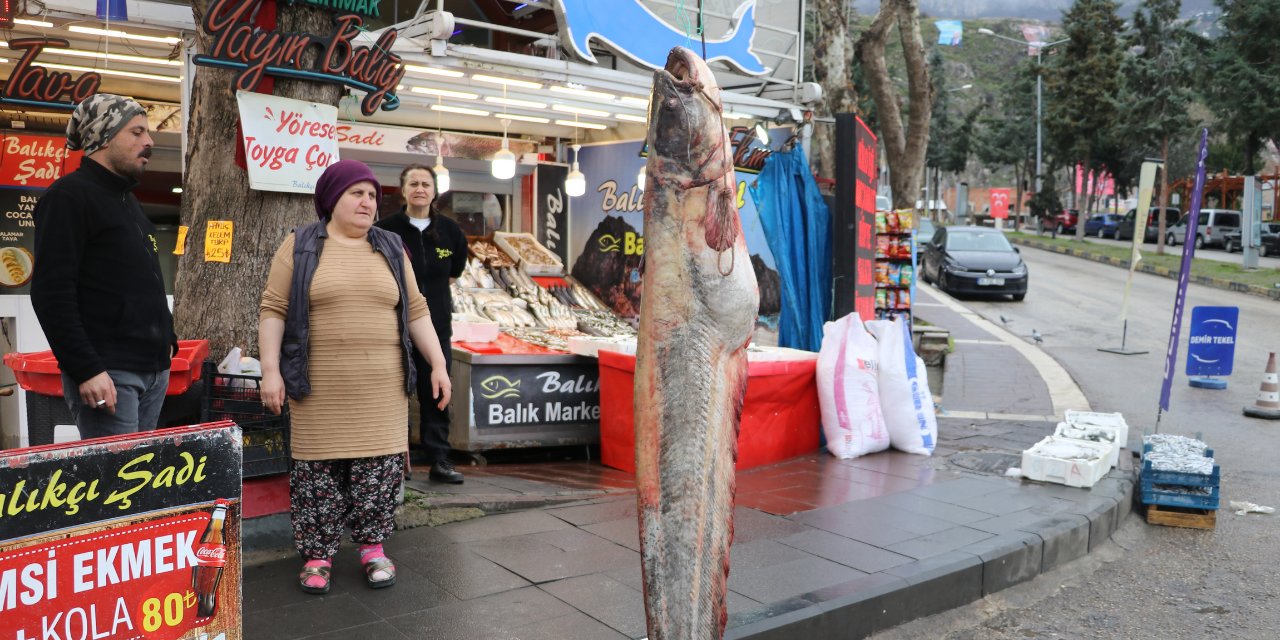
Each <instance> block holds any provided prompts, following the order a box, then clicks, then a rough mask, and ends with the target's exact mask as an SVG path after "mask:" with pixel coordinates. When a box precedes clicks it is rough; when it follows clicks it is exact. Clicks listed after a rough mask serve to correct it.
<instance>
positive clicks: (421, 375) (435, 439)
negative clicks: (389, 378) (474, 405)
mask: <svg viewBox="0 0 1280 640" xmlns="http://www.w3.org/2000/svg"><path fill="white" fill-rule="evenodd" d="M443 340H444V341H443V342H441V343H440V346H441V347H442V350H443V351H444V363H445V370H446V371H449V370H451V369H452V368H453V349H452V348H450V346H449V342H448V336H444V337H443ZM413 364H414V367H416V368H417V369H418V407H419V408H420V410H421V413H420V417H421V420H419V422H418V433H419V436H420V437H421V438H422V450H423V451H424V452H425V453H426V457H427V461H428V462H429V463H431V464H435V463H436V462H440V461H443V460H444V459H445V458H447V457H448V456H449V449H450V447H449V407H447V406H446V407H445V408H443V409H440V408H438V407H436V403H437V402H438V400H436V399H434V398H433V397H432V395H431V365H429V364H427V361H426V360H423V359H422V356H421V355H420V354H419V353H418V351H417V350H416V349H415V350H414V351H413ZM455 393H456V391H455Z"/></svg>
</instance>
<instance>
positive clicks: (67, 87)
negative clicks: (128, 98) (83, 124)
mask: <svg viewBox="0 0 1280 640" xmlns="http://www.w3.org/2000/svg"><path fill="white" fill-rule="evenodd" d="M68 46H70V43H69V42H67V41H66V40H59V39H56V38H19V39H18V40H10V41H9V48H10V49H13V50H15V51H17V50H25V53H23V54H22V59H20V60H18V63H17V65H15V66H14V68H13V73H12V74H11V75H10V76H9V81H8V82H6V83H5V85H4V92H3V93H0V102H3V103H8V104H16V105H23V106H28V107H47V108H53V109H75V108H76V105H78V104H80V102H81V101H83V100H84V99H85V98H88V97H89V96H91V95H93V94H95V93H97V92H98V87H99V86H100V85H101V84H102V76H101V75H99V74H97V73H86V74H83V75H81V76H80V77H78V78H77V77H73V76H72V75H71V74H69V73H67V72H65V71H51V70H49V69H46V68H44V67H40V66H36V64H35V60H36V57H37V56H39V55H40V52H41V51H43V50H44V49H45V48H46V47H54V48H66V47H68ZM64 96H66V98H67V100H65V101H64V100H63V99H62V98H63V97H64Z"/></svg>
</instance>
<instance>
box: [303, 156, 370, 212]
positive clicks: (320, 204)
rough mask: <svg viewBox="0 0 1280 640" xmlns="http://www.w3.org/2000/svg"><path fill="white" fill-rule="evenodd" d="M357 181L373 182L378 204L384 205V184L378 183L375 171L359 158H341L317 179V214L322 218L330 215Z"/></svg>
mask: <svg viewBox="0 0 1280 640" xmlns="http://www.w3.org/2000/svg"><path fill="white" fill-rule="evenodd" d="M357 182H372V183H373V187H374V192H375V193H377V194H378V196H377V197H378V205H379V206H381V205H382V185H381V184H378V179H377V178H376V177H374V175H373V171H372V170H371V169H369V167H368V166H367V165H366V164H365V163H363V162H360V161H359V160H339V161H337V162H335V163H333V164H331V165H329V167H328V168H326V169H325V170H324V173H322V174H320V179H319V180H316V197H315V202H316V215H317V216H319V217H320V218H321V219H323V218H327V217H329V215H330V214H332V213H333V207H334V205H336V204H338V199H339V198H341V197H342V194H343V193H345V192H346V190H347V189H348V188H350V187H351V185H353V184H355V183H357Z"/></svg>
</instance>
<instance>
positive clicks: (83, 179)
mask: <svg viewBox="0 0 1280 640" xmlns="http://www.w3.org/2000/svg"><path fill="white" fill-rule="evenodd" d="M137 184H138V181H137V180H134V179H132V178H126V177H123V176H118V175H116V174H114V173H112V172H111V171H109V170H107V168H106V167H103V166H102V165H100V164H98V163H97V162H95V161H93V160H90V159H89V158H85V159H84V160H83V161H82V162H81V163H80V168H79V169H77V170H76V171H74V172H72V173H70V174H68V175H66V176H63V177H62V178H59V179H58V180H57V181H56V182H54V183H53V184H52V185H50V186H49V189H48V191H46V192H45V194H44V196H43V197H41V198H40V202H38V203H36V209H35V214H34V215H35V222H36V251H35V258H36V262H35V271H34V273H33V274H32V279H31V304H32V306H33V307H34V308H35V312H36V317H37V318H39V319H40V327H41V328H42V329H44V334H45V337H46V338H48V340H49V345H50V346H51V347H52V348H53V355H54V356H56V357H57V358H58V366H59V367H60V368H61V369H62V371H63V372H65V373H67V374H68V375H70V376H71V378H72V379H74V380H75V381H76V382H77V383H81V382H84V381H85V380H88V379H89V378H92V377H93V376H96V375H98V374H99V373H102V372H103V371H106V370H107V369H125V370H128V371H144V372H150V371H162V370H165V369H168V368H169V364H170V356H171V353H170V349H171V348H176V347H177V341H176V340H175V339H174V334H173V316H172V315H171V314H170V313H169V305H168V301H167V299H166V298H165V293H164V278H163V276H162V275H161V273H160V260H159V255H160V246H159V244H158V243H157V241H156V228H155V226H154V225H152V224H151V221H149V220H147V217H146V216H145V215H143V213H142V206H141V205H139V204H138V199H137V198H135V197H134V196H133V194H132V193H131V192H132V191H133V188H134V187H135V186H137Z"/></svg>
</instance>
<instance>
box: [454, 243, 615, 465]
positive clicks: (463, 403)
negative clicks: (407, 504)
mask: <svg viewBox="0 0 1280 640" xmlns="http://www.w3.org/2000/svg"><path fill="white" fill-rule="evenodd" d="M468 244H469V245H470V253H471V255H470V258H469V260H468V263H467V267H466V270H465V271H464V272H463V274H462V276H461V277H460V278H458V280H457V282H455V283H454V290H453V300H454V327H455V329H454V342H453V360H454V364H453V370H452V381H453V389H454V400H453V410H454V420H453V421H452V425H451V427H450V433H449V443H450V446H451V447H453V448H454V449H457V450H460V451H469V452H473V453H475V452H480V451H486V450H491V449H507V448H528V447H551V446H566V445H589V444H596V443H598V442H599V441H600V428H599V421H600V376H599V370H598V368H597V366H596V361H595V359H593V358H590V357H585V356H583V355H577V354H574V353H571V352H570V350H569V341H570V340H578V339H584V338H588V337H592V336H596V337H607V338H608V339H625V337H627V336H634V335H635V330H634V329H633V328H632V327H631V325H630V324H629V323H627V322H625V321H623V320H622V319H621V318H619V317H618V316H617V315H616V314H614V312H613V311H611V310H610V309H608V308H607V307H605V306H604V305H603V304H602V303H601V302H600V301H599V300H598V299H596V298H595V297H594V296H593V295H591V294H590V293H589V292H588V291H587V290H586V289H585V288H584V287H582V285H581V284H579V283H578V282H576V281H575V280H573V279H572V278H569V277H566V276H564V275H563V274H564V267H563V265H561V264H560V262H559V260H558V258H556V256H555V255H554V254H553V253H551V252H549V251H547V249H546V248H545V247H543V246H542V245H541V244H540V243H538V241H537V240H536V239H534V238H533V237H532V236H530V235H528V234H501V233H499V234H494V237H491V238H490V237H484V238H470V239H469V242H468ZM534 274H537V275H534Z"/></svg>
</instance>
